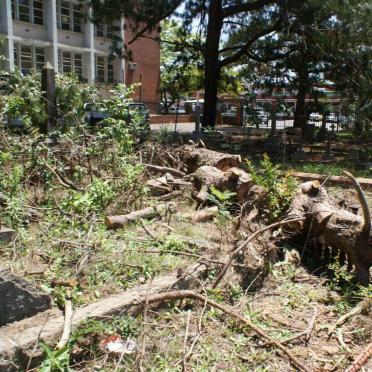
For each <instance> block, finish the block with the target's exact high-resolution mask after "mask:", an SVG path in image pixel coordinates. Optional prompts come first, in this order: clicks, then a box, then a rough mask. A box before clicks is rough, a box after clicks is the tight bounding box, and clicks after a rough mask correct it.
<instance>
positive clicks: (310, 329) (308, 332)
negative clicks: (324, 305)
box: [306, 307, 318, 342]
mask: <svg viewBox="0 0 372 372" xmlns="http://www.w3.org/2000/svg"><path fill="white" fill-rule="evenodd" d="M317 312H318V310H317V308H316V307H314V314H313V316H312V318H311V319H310V322H309V325H308V327H307V330H306V342H309V341H310V337H311V334H312V333H313V331H314V326H315V320H316V317H317Z"/></svg>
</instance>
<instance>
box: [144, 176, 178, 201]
mask: <svg viewBox="0 0 372 372" xmlns="http://www.w3.org/2000/svg"><path fill="white" fill-rule="evenodd" d="M146 186H147V187H148V188H149V190H150V195H151V196H162V195H165V194H168V193H170V192H171V191H172V188H171V187H170V185H168V180H167V178H166V177H165V176H164V177H160V178H154V179H151V180H148V181H147V182H146Z"/></svg>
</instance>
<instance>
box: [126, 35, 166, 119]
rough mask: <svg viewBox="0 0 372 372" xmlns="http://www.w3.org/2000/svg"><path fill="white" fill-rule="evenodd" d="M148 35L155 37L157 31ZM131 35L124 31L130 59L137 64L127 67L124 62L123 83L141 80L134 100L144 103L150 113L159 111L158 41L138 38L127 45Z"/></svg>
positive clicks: (128, 83)
mask: <svg viewBox="0 0 372 372" xmlns="http://www.w3.org/2000/svg"><path fill="white" fill-rule="evenodd" d="M147 36H150V37H154V38H155V37H157V36H158V33H157V32H155V31H154V32H153V33H152V34H150V35H147ZM132 37H133V33H132V32H130V31H129V30H126V31H125V43H126V44H127V47H128V50H130V51H131V52H132V61H131V62H134V63H137V64H138V67H137V69H136V70H131V69H129V63H126V73H125V76H126V78H125V80H126V81H125V83H126V84H127V85H130V84H133V83H139V82H140V81H141V80H142V85H141V87H137V88H136V89H135V94H134V100H135V101H138V102H139V101H140V99H141V97H142V102H144V103H146V104H147V105H148V107H149V109H150V110H151V112H152V113H157V112H158V111H159V102H160V93H159V88H160V45H159V42H157V41H155V40H152V39H148V38H139V39H137V40H136V41H135V42H134V43H132V44H130V45H128V41H130V40H131V39H132Z"/></svg>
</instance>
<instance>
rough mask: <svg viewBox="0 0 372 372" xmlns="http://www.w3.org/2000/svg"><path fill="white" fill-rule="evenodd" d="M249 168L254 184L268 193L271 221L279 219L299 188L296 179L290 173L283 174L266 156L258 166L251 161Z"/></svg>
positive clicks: (248, 164)
mask: <svg viewBox="0 0 372 372" xmlns="http://www.w3.org/2000/svg"><path fill="white" fill-rule="evenodd" d="M247 166H248V169H249V171H250V173H251V177H252V180H253V182H254V183H255V184H257V185H259V186H261V187H263V188H264V190H265V191H266V195H267V200H266V203H267V206H268V212H269V219H270V220H271V221H274V220H276V219H278V218H279V217H280V216H281V215H283V213H284V212H285V211H286V210H287V208H288V206H289V204H290V202H291V199H292V197H293V194H294V192H295V190H296V188H297V184H296V181H295V179H294V178H293V177H292V176H291V175H290V173H285V174H282V172H281V170H280V166H279V165H275V164H273V163H272V162H271V161H270V158H269V157H268V155H266V154H264V156H263V159H262V160H261V161H260V162H259V164H258V166H254V165H253V164H252V163H251V162H250V161H247Z"/></svg>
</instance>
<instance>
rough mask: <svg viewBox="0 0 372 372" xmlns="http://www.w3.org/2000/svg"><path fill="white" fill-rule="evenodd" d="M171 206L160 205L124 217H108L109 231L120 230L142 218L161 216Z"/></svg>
mask: <svg viewBox="0 0 372 372" xmlns="http://www.w3.org/2000/svg"><path fill="white" fill-rule="evenodd" d="M169 207H170V204H169V203H168V204H160V205H156V206H153V207H147V208H144V209H141V210H139V211H134V212H131V213H128V214H124V215H118V216H106V218H105V223H106V226H107V227H108V228H109V229H118V228H120V227H123V226H125V225H127V224H129V223H131V222H135V221H138V220H140V219H141V218H152V217H155V216H158V215H160V214H161V213H162V212H164V211H165V210H167V209H168V208H169Z"/></svg>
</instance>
